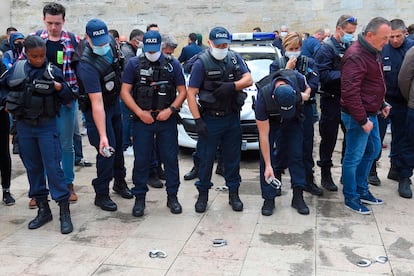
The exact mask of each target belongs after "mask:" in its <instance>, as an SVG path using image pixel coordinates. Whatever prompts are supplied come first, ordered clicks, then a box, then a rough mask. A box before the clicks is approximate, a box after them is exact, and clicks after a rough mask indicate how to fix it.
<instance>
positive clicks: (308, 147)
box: [261, 55, 323, 195]
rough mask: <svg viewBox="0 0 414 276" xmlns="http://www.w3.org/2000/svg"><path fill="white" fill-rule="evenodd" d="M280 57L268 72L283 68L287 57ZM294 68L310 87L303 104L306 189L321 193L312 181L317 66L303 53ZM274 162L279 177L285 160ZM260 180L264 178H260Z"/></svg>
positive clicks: (317, 80)
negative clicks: (307, 98) (313, 105)
mask: <svg viewBox="0 0 414 276" xmlns="http://www.w3.org/2000/svg"><path fill="white" fill-rule="evenodd" d="M281 59H282V60H280V59H277V60H275V61H274V62H273V63H272V64H271V65H270V73H272V72H276V71H278V70H279V69H284V68H285V66H286V65H285V64H286V62H287V60H288V58H287V57H282V58H281ZM294 70H295V71H297V72H299V73H301V74H302V75H303V76H305V78H306V83H307V84H308V85H309V87H310V88H311V94H310V99H309V100H307V101H305V102H304V106H303V115H304V118H303V164H304V166H305V174H306V183H307V185H306V190H307V191H309V192H311V193H313V194H315V195H322V194H323V191H322V190H321V189H320V188H318V187H315V184H314V182H313V181H314V178H313V167H314V166H315V162H314V160H313V138H314V125H313V123H314V122H313V107H312V104H314V103H315V94H316V92H317V91H318V89H319V74H318V68H317V66H316V63H315V61H314V59H312V58H309V57H306V56H304V55H300V56H299V57H298V58H297V62H296V65H295V68H294ZM275 162H276V163H275V164H276V167H275V171H276V174H277V175H278V176H279V177H280V173H281V172H282V171H283V170H284V169H285V168H286V160H284V159H278V160H275ZM279 180H280V179H279ZM261 181H264V180H263V179H262V180H261Z"/></svg>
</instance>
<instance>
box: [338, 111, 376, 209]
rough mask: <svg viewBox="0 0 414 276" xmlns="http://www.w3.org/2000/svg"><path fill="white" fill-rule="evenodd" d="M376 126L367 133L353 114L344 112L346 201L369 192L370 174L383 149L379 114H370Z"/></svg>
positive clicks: (343, 170)
mask: <svg viewBox="0 0 414 276" xmlns="http://www.w3.org/2000/svg"><path fill="white" fill-rule="evenodd" d="M369 120H370V121H371V122H372V123H373V125H374V127H373V129H372V130H371V131H370V132H369V133H366V132H365V131H364V130H363V129H362V127H361V126H360V125H359V124H358V122H356V121H355V120H354V119H353V118H352V116H351V115H349V114H346V113H344V112H342V121H343V122H344V125H345V127H346V143H347V144H346V149H345V155H344V159H343V161H342V182H343V185H344V186H343V193H344V197H345V202H346V201H353V200H359V198H360V195H362V194H366V193H367V192H368V182H367V179H368V174H369V171H370V169H371V166H372V163H373V162H374V160H375V158H376V157H377V156H378V154H379V153H380V151H381V139H380V137H379V129H378V119H377V116H376V115H375V116H369Z"/></svg>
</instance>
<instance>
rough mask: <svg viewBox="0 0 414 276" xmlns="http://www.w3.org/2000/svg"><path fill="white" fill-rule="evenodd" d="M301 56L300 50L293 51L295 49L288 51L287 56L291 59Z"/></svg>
mask: <svg viewBox="0 0 414 276" xmlns="http://www.w3.org/2000/svg"><path fill="white" fill-rule="evenodd" d="M299 56H300V51H297V52H293V51H286V52H285V57H287V58H289V59H293V58H298V57H299Z"/></svg>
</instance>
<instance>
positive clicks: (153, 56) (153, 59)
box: [145, 51, 161, 62]
mask: <svg viewBox="0 0 414 276" xmlns="http://www.w3.org/2000/svg"><path fill="white" fill-rule="evenodd" d="M160 56H161V51H158V52H155V53H153V54H151V53H148V52H146V53H145V57H146V58H147V59H148V60H149V61H151V62H156V61H157V60H158V59H159V58H160Z"/></svg>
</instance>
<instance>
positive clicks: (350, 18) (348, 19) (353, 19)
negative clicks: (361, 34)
mask: <svg viewBox="0 0 414 276" xmlns="http://www.w3.org/2000/svg"><path fill="white" fill-rule="evenodd" d="M344 23H352V24H357V23H358V22H357V19H356V18H355V17H353V16H351V17H348V18H347V19H345V20H344V21H342V23H341V25H342V24H344Z"/></svg>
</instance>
